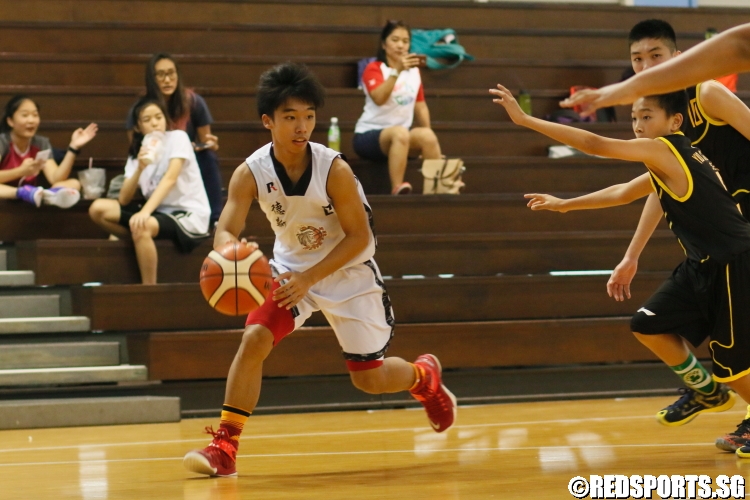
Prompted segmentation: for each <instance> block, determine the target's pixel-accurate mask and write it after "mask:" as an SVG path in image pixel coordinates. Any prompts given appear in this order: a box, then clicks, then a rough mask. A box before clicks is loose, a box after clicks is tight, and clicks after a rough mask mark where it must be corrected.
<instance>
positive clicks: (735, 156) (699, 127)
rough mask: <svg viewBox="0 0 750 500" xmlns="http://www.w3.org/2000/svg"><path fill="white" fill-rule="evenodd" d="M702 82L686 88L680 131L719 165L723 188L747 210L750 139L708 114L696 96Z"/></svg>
mask: <svg viewBox="0 0 750 500" xmlns="http://www.w3.org/2000/svg"><path fill="white" fill-rule="evenodd" d="M701 85H702V84H700V83H699V84H698V85H696V86H695V87H690V88H688V89H687V93H688V116H687V117H685V120H684V122H683V127H682V131H683V132H684V133H685V135H686V136H687V137H688V138H689V139H690V141H691V142H692V145H693V146H696V147H698V148H700V150H701V151H702V152H703V154H704V155H705V156H707V157H708V158H709V159H710V160H711V162H712V163H713V164H714V166H716V168H718V169H719V172H720V173H721V176H722V178H723V179H724V182H725V183H726V186H727V189H728V190H729V192H730V194H732V196H734V198H735V200H737V202H739V203H740V209H741V210H742V213H743V214H745V216H746V217H748V216H749V214H750V140H748V139H747V138H746V137H745V136H743V135H742V134H741V133H739V132H738V131H737V129H735V128H734V127H732V126H731V125H729V124H728V123H726V122H722V121H717V120H714V119H712V118H710V117H709V116H708V115H707V114H706V112H705V111H704V110H703V106H702V105H701V100H700V88H701Z"/></svg>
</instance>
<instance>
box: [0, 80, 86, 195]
mask: <svg viewBox="0 0 750 500" xmlns="http://www.w3.org/2000/svg"><path fill="white" fill-rule="evenodd" d="M39 123H40V120H39V107H38V106H37V105H36V103H35V102H34V101H33V100H32V99H31V98H29V97H27V96H23V95H18V96H14V97H13V98H11V100H10V101H8V103H7V104H6V105H5V112H4V114H3V117H2V121H1V122H0V198H2V199H15V198H18V199H21V200H23V201H26V202H28V203H32V204H34V205H36V206H37V207H38V206H40V205H41V204H42V203H45V204H47V205H55V206H58V207H62V208H69V207H71V206H73V205H75V204H76V203H78V200H79V199H80V198H81V193H80V189H81V184H80V182H78V180H77V179H69V178H68V177H69V176H70V172H71V170H72V168H73V163H74V162H75V159H76V155H78V153H80V149H81V148H82V147H83V146H85V145H86V144H88V143H89V141H91V139H93V138H94V136H96V132H97V130H98V128H97V126H96V124H95V123H91V124H89V126H88V127H86V128H85V129H80V128H79V129H77V130H76V131H75V132H73V135H72V137H71V138H70V145H69V146H68V151H67V153H66V154H65V157H64V158H63V160H62V162H61V163H60V165H58V164H57V163H55V160H53V159H52V146H51V145H50V142H49V139H47V138H46V137H43V136H41V135H37V134H36V132H37V130H38V129H39ZM37 155H39V156H40V157H39V158H37ZM41 172H43V173H44V177H45V178H46V181H47V183H48V184H49V186H51V187H50V189H44V187H43V186H40V185H39V184H40V182H41V180H40V179H39V173H41Z"/></svg>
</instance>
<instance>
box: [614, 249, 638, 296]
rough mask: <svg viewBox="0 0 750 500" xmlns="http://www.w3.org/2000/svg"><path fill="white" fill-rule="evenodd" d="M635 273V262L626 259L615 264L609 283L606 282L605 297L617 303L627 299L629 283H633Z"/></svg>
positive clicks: (636, 268)
mask: <svg viewBox="0 0 750 500" xmlns="http://www.w3.org/2000/svg"><path fill="white" fill-rule="evenodd" d="M636 271H638V261H637V260H633V259H629V258H627V257H626V258H624V259H622V262H620V263H619V264H617V267H616V268H615V270H614V271H612V275H611V276H610V277H609V281H607V295H609V296H610V297H612V298H613V299H615V300H616V301H617V302H622V301H624V300H625V298H626V297H627V298H628V299H629V298H630V283H631V282H632V281H633V278H634V277H635V273H636Z"/></svg>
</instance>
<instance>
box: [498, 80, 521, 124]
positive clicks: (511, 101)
mask: <svg viewBox="0 0 750 500" xmlns="http://www.w3.org/2000/svg"><path fill="white" fill-rule="evenodd" d="M490 94H492V95H494V96H495V97H496V98H495V99H492V102H494V103H495V104H499V105H500V106H502V107H504V108H505V111H507V112H508V116H510V119H511V120H513V123H515V124H516V125H522V124H523V122H524V121H525V120H527V119H528V118H529V115H527V114H526V113H524V112H523V110H522V109H521V106H519V105H518V102H517V101H516V99H515V97H513V94H511V92H510V90H508V89H506V88H505V87H503V86H502V85H500V84H499V83H498V84H497V89H490Z"/></svg>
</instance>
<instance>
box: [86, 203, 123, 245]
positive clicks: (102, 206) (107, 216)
mask: <svg viewBox="0 0 750 500" xmlns="http://www.w3.org/2000/svg"><path fill="white" fill-rule="evenodd" d="M89 216H90V217H91V220H92V221H94V224H96V225H97V226H99V227H101V228H103V229H104V230H105V231H107V232H108V233H109V234H114V235H115V236H118V237H120V238H124V237H127V236H129V235H130V231H129V230H128V229H127V228H124V227H122V226H121V225H120V224H119V221H120V203H118V201H117V200H111V199H109V198H99V199H98V200H94V202H93V203H92V204H91V206H90V207H89Z"/></svg>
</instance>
